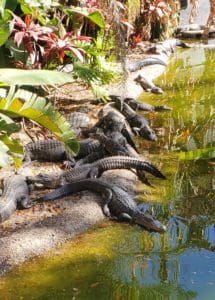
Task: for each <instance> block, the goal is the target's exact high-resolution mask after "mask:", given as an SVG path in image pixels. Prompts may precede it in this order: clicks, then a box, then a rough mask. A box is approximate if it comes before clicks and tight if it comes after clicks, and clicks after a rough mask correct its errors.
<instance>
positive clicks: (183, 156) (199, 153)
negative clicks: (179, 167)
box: [179, 147, 215, 160]
mask: <svg viewBox="0 0 215 300" xmlns="http://www.w3.org/2000/svg"><path fill="white" fill-rule="evenodd" d="M212 158H215V147H212V148H205V149H197V150H192V151H187V152H180V153H179V159H180V160H197V159H212Z"/></svg>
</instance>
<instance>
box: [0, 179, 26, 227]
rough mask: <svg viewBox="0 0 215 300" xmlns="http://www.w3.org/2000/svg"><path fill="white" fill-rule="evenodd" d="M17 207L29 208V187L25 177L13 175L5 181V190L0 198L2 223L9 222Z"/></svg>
mask: <svg viewBox="0 0 215 300" xmlns="http://www.w3.org/2000/svg"><path fill="white" fill-rule="evenodd" d="M17 206H20V207H21V208H29V207H31V206H32V204H31V202H30V199H29V187H28V184H27V182H26V178H25V176H22V175H12V176H10V177H8V178H7V179H5V180H4V190H3V194H2V196H1V197H0V223H1V222H3V221H5V220H7V219H8V218H9V217H10V216H11V214H12V213H13V212H14V211H15V210H16V208H17Z"/></svg>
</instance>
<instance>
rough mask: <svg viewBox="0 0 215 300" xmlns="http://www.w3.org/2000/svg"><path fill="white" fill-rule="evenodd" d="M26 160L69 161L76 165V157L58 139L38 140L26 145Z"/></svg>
mask: <svg viewBox="0 0 215 300" xmlns="http://www.w3.org/2000/svg"><path fill="white" fill-rule="evenodd" d="M24 160H25V161H27V162H28V161H31V160H39V161H53V162H58V161H69V162H70V165H71V166H74V164H75V159H74V157H73V156H72V154H70V152H69V151H67V150H66V149H65V146H64V144H63V143H62V142H60V141H57V140H51V139H47V140H38V141H35V142H31V143H29V144H27V145H25V157H24Z"/></svg>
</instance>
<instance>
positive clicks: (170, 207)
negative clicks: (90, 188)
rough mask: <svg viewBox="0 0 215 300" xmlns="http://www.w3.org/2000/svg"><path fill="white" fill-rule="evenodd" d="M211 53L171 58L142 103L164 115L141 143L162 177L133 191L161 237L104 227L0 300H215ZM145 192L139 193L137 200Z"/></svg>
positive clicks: (29, 269) (24, 276)
mask: <svg viewBox="0 0 215 300" xmlns="http://www.w3.org/2000/svg"><path fill="white" fill-rule="evenodd" d="M214 70H215V53H214V52H212V51H204V50H202V49H198V50H193V49H189V50H186V51H178V52H176V54H175V55H174V58H173V59H172V60H171V63H170V65H169V66H168V69H167V72H166V73H165V74H164V75H162V77H161V78H159V79H158V80H157V82H158V83H159V84H160V85H161V86H162V88H163V89H164V90H165V94H164V95H161V96H160V95H159V96H157V95H150V94H146V93H145V94H144V95H143V99H144V101H146V102H149V103H153V104H155V103H158V102H159V103H160V104H161V103H163V104H165V105H168V106H170V107H172V108H173V111H171V112H165V113H159V114H156V115H155V114H152V113H150V114H148V117H149V118H150V119H151V122H152V124H153V127H154V128H155V129H156V131H157V134H158V135H159V139H158V141H157V142H156V143H154V144H153V143H149V142H146V141H142V140H138V143H139V146H140V147H141V149H142V152H143V153H144V154H145V153H147V154H148V155H150V158H151V160H152V161H153V162H155V163H156V164H157V165H158V166H159V167H160V168H161V170H162V172H163V173H164V174H165V175H166V176H167V178H168V180H166V181H161V180H156V179H153V178H150V181H151V183H152V184H153V185H154V186H155V188H154V189H152V188H146V187H145V186H143V185H139V186H138V190H139V201H144V203H145V207H146V208H147V209H148V211H149V212H150V213H152V214H153V215H154V216H155V217H156V218H158V219H159V220H161V221H162V222H164V223H165V224H166V225H167V226H168V230H167V232H166V233H165V234H158V233H149V232H147V231H144V230H143V229H142V228H140V227H138V226H130V225H129V224H119V223H114V222H110V221H107V222H106V223H105V224H103V225H102V226H100V227H97V228H95V229H93V230H90V231H88V232H87V233H85V234H83V235H80V236H79V237H77V239H76V240H75V241H73V242H71V243H68V244H66V245H65V246H64V247H63V248H61V249H59V250H57V251H54V253H53V252H52V253H51V254H50V255H48V256H47V257H45V258H40V259H35V260H34V261H32V262H29V263H26V264H24V266H22V267H20V268H19V269H16V270H14V271H13V272H11V273H10V274H8V275H7V276H6V277H4V278H2V279H1V280H0V299H1V300H2V299H5V300H6V299H7V300H9V299H10V300H16V299H40V300H42V299H44V300H46V299H53V300H54V299H108V300H109V299H110V300H111V299H116V300H121V299H131V300H136V299H147V300H150V299H173V300H175V299H201V300H202V299H204V300H213V299H215V204H214V201H215V194H214V189H215V177H214V163H215V162H214V157H215V153H214V148H213V147H215V128H214V126H215V124H214V111H213V110H214V103H215V89H214V83H215V72H214ZM143 192H144V193H143Z"/></svg>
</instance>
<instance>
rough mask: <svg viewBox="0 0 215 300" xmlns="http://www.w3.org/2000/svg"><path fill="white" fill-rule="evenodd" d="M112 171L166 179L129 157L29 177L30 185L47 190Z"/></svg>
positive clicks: (151, 167) (151, 168)
mask: <svg viewBox="0 0 215 300" xmlns="http://www.w3.org/2000/svg"><path fill="white" fill-rule="evenodd" d="M112 169H136V170H143V171H146V172H148V173H151V174H152V175H153V176H155V177H158V178H161V179H165V176H164V175H163V174H162V173H161V172H160V171H159V170H158V169H157V168H156V167H155V166H154V165H152V164H151V163H149V162H146V161H144V160H142V159H138V158H135V157H129V156H111V157H105V158H102V159H100V160H98V161H95V162H93V163H92V164H85V165H81V166H80V167H78V168H74V169H72V170H68V171H64V172H62V173H61V174H57V175H56V174H42V173H40V174H38V175H36V176H27V180H28V182H30V183H33V184H35V183H39V184H42V185H43V186H44V187H46V188H56V187H58V186H62V185H64V184H67V183H71V182H73V181H77V180H80V179H84V178H87V177H88V178H97V177H100V176H101V174H102V173H103V172H105V171H107V170H112ZM144 180H145V178H144Z"/></svg>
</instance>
